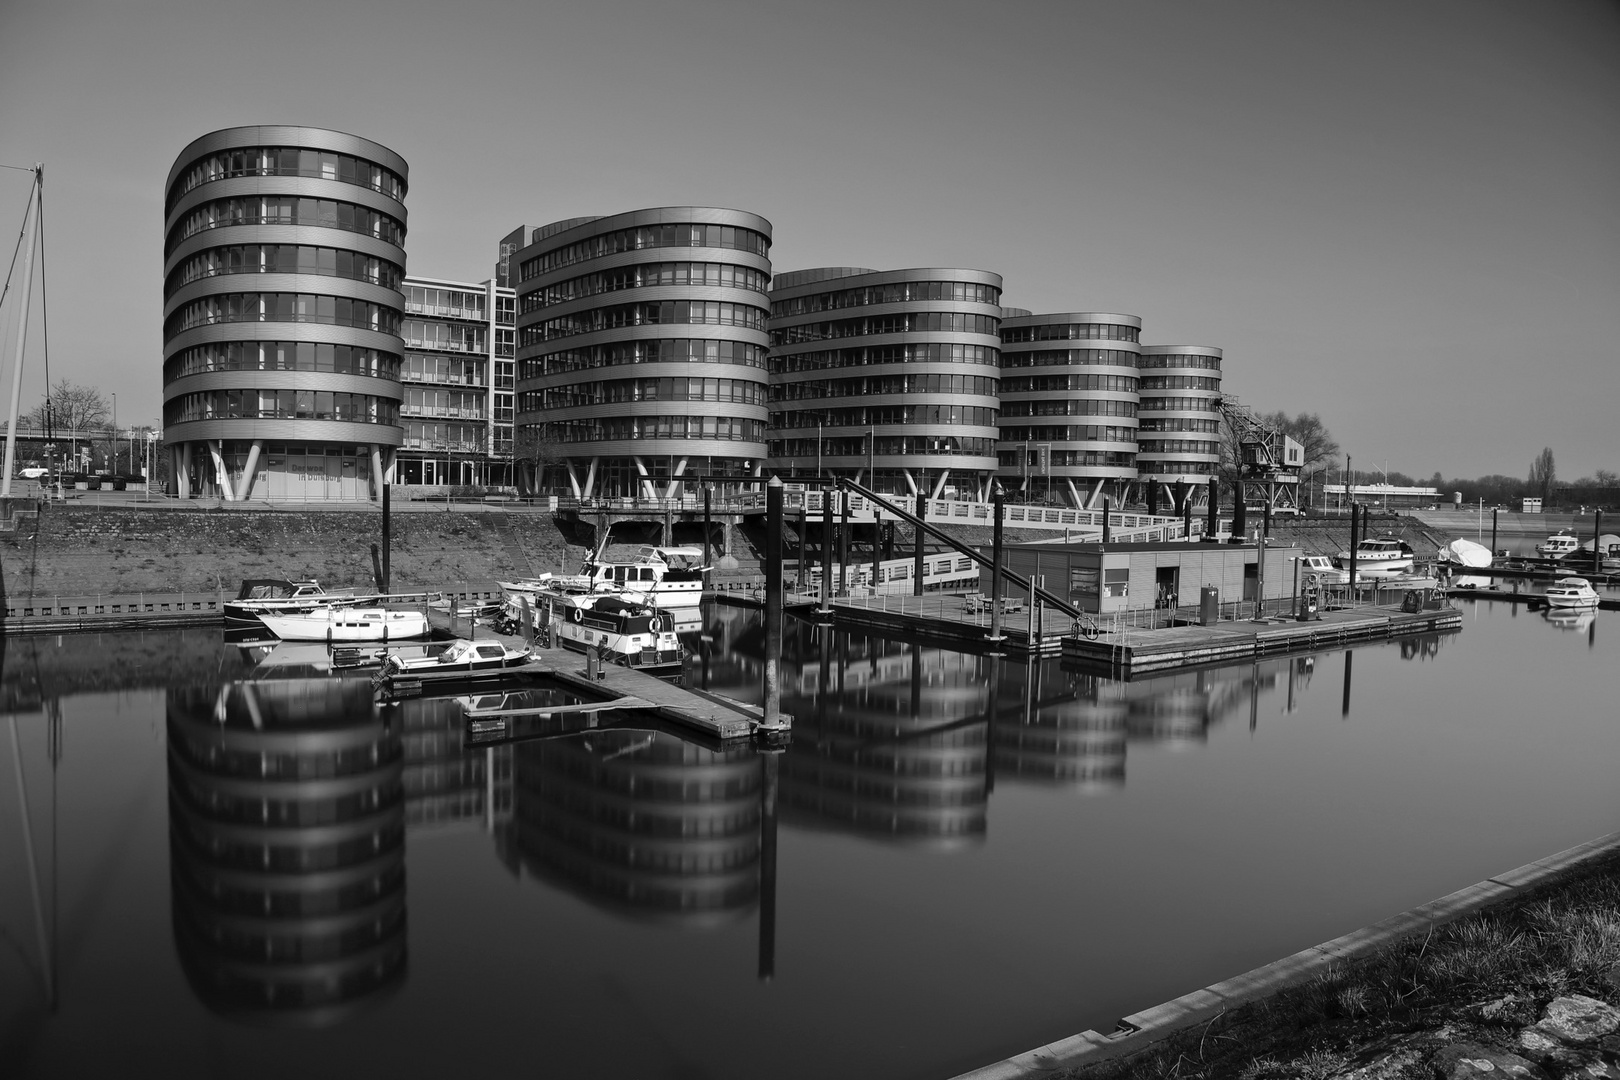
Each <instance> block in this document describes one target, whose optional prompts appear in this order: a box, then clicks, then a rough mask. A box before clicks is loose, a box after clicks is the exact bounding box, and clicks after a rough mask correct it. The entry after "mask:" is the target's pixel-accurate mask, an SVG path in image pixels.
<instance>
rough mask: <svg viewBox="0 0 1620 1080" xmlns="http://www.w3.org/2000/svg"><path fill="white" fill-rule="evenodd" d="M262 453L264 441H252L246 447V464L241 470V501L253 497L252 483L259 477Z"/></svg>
mask: <svg viewBox="0 0 1620 1080" xmlns="http://www.w3.org/2000/svg"><path fill="white" fill-rule="evenodd" d="M262 453H264V440H263V439H254V440H253V445H252V446H249V447H248V456H247V464H246V465H245V466H243V468H242V496H241V497H242V501H243V502H247V500H248V499H250V498H252V497H253V481H254V480H255V479H257V478H258V475H259V471H258V470H259V455H260V454H262Z"/></svg>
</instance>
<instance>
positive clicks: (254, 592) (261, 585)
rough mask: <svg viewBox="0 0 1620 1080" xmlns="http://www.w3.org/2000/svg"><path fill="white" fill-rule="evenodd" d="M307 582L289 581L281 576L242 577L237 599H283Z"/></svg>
mask: <svg viewBox="0 0 1620 1080" xmlns="http://www.w3.org/2000/svg"><path fill="white" fill-rule="evenodd" d="M303 584H308V582H297V583H294V582H291V581H285V580H283V579H281V578H243V579H242V588H241V589H240V590H239V591H238V592H237V594H236V598H237V599H238V600H285V599H286V598H287V597H289V596H291V595H292V594H293V593H295V592H297V591H298V586H299V585H303Z"/></svg>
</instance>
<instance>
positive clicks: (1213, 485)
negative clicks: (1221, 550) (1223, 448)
mask: <svg viewBox="0 0 1620 1080" xmlns="http://www.w3.org/2000/svg"><path fill="white" fill-rule="evenodd" d="M1220 531H1221V482H1220V481H1219V480H1218V479H1216V478H1215V477H1213V476H1212V477H1210V478H1209V527H1208V528H1207V529H1205V530H1204V539H1205V540H1213V539H1215V534H1216V533H1218V532H1220Z"/></svg>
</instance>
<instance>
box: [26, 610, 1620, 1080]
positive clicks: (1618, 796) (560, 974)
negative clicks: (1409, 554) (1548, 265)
mask: <svg viewBox="0 0 1620 1080" xmlns="http://www.w3.org/2000/svg"><path fill="white" fill-rule="evenodd" d="M1463 612H1464V616H1465V622H1464V626H1463V629H1462V630H1461V631H1460V632H1459V633H1455V634H1450V635H1446V636H1440V637H1429V638H1422V639H1415V640H1409V641H1404V642H1391V643H1388V644H1380V645H1373V646H1367V647H1358V648H1356V649H1355V650H1354V651H1353V653H1350V654H1347V653H1345V652H1343V651H1339V652H1327V653H1319V654H1316V655H1314V656H1310V657H1304V658H1282V659H1274V660H1268V661H1265V662H1263V663H1260V664H1258V665H1250V664H1244V665H1240V666H1235V667H1225V668H1219V669H1212V670H1207V671H1202V672H1197V673H1186V674H1178V675H1175V676H1169V677H1165V678H1158V679H1147V680H1136V681H1133V682H1130V683H1116V682H1111V681H1109V680H1106V679H1099V678H1095V677H1090V676H1084V675H1080V674H1077V673H1072V672H1068V671H1065V670H1064V669H1063V668H1062V667H1061V665H1060V664H1059V663H1058V662H1057V661H1056V660H1051V661H1046V662H1042V663H1040V664H1037V665H1034V666H1028V665H1024V664H1020V663H1013V662H996V661H992V660H989V659H986V658H981V657H974V656H969V655H963V654H959V653H952V652H946V651H943V650H939V649H934V648H928V647H918V646H912V645H908V644H904V643H897V642H884V641H877V640H872V639H866V638H862V637H851V636H847V635H845V634H842V633H829V632H826V631H816V630H814V629H812V628H810V627H806V626H800V625H796V624H793V623H792V622H791V621H790V623H789V627H790V631H789V635H788V636H789V644H788V648H789V651H790V657H789V660H788V662H787V664H786V665H785V668H786V675H785V685H786V688H787V697H788V700H787V702H786V706H787V708H788V709H789V711H791V712H792V713H793V714H794V715H795V717H796V724H795V730H794V735H793V741H792V745H791V747H790V748H789V749H788V750H787V751H786V752H785V753H783V754H779V755H764V754H759V753H756V752H755V751H754V750H753V749H752V748H746V749H733V748H730V747H727V748H724V749H722V748H721V747H720V746H718V745H716V744H712V743H704V742H702V741H701V740H697V739H694V738H691V737H690V736H687V735H684V734H682V733H680V732H678V731H674V730H667V729H659V728H655V727H648V726H645V724H643V723H638V722H636V721H634V720H629V721H622V722H620V723H618V724H616V725H609V726H607V727H604V728H603V729H600V730H596V731H589V732H578V731H575V732H569V731H567V730H565V729H561V728H554V729H551V730H550V732H549V733H550V734H553V735H555V736H557V737H553V738H546V739H539V740H535V741H528V742H522V743H518V744H510V743H508V744H503V745H490V746H468V745H465V744H464V742H465V737H464V724H463V722H462V719H461V713H460V706H459V705H457V704H455V703H454V702H443V701H417V702H411V703H406V704H404V705H401V706H398V707H394V708H386V709H384V708H378V707H374V706H373V705H372V703H371V697H370V687H369V684H367V683H366V682H365V681H339V680H332V679H325V678H299V677H285V676H284V677H280V678H270V677H265V676H264V674H263V669H260V672H259V677H254V675H253V674H252V672H253V664H254V662H255V661H256V660H257V656H255V655H253V654H244V653H242V652H240V651H238V650H236V649H235V648H231V647H225V646H221V645H220V644H218V642H217V641H216V638H215V635H211V634H207V633H202V632H188V633H174V634H163V635H119V636H114V635H109V636H105V637H65V638H50V639H10V640H9V641H8V642H6V651H5V666H4V688H3V690H4V704H5V711H6V716H5V717H4V718H0V778H3V779H0V788H3V789H4V790H3V791H0V1062H4V1063H5V1068H4V1070H3V1071H4V1072H5V1074H6V1075H8V1076H65V1075H96V1074H102V1073H106V1072H109V1071H111V1070H113V1069H115V1068H119V1067H121V1066H123V1065H124V1064H125V1063H127V1062H134V1061H153V1060H161V1061H162V1062H163V1063H164V1065H165V1070H166V1072H167V1073H168V1074H169V1075H173V1076H187V1075H200V1074H208V1075H230V1076H240V1077H256V1076H267V1077H269V1076H275V1077H280V1076H284V1075H289V1074H292V1073H293V1072H294V1071H296V1072H297V1073H298V1074H300V1075H305V1076H322V1077H324V1076H345V1077H352V1076H354V1075H377V1074H383V1073H387V1074H391V1075H395V1076H441V1075H444V1074H445V1073H447V1072H450V1071H455V1072H458V1073H460V1074H463V1075H490V1076H501V1075H511V1074H516V1073H519V1072H523V1073H526V1074H529V1075H549V1076H602V1077H616V1078H620V1077H632V1076H633V1077H716V1078H719V1077H756V1076H761V1075H770V1076H780V1077H828V1076H840V1077H918V1078H922V1077H936V1078H942V1077H946V1076H949V1075H951V1074H953V1073H954V1072H956V1071H959V1070H961V1069H964V1068H967V1067H971V1066H973V1065H977V1064H982V1063H985V1062H988V1061H990V1060H993V1059H995V1058H998V1057H1001V1056H1004V1055H1006V1054H1009V1053H1014V1052H1018V1051H1021V1050H1025V1049H1028V1048H1029V1047H1031V1046H1034V1045H1037V1044H1039V1043H1043V1042H1046V1041H1049V1040H1051V1039H1054V1038H1058V1037H1061V1036H1064V1035H1068V1034H1071V1033H1073V1032H1075V1031H1078V1030H1081V1029H1083V1028H1086V1027H1097V1028H1102V1029H1107V1028H1110V1027H1112V1025H1113V1022H1114V1021H1115V1020H1116V1019H1117V1018H1118V1017H1120V1016H1122V1015H1125V1014H1128V1013H1130V1012H1132V1011H1134V1010H1136V1009H1139V1008H1142V1007H1145V1006H1148V1005H1152V1004H1155V1003H1157V1002H1159V1001H1161V1000H1164V999H1166V998H1169V997H1172V996H1175V995H1177V994H1180V993H1184V992H1186V991H1188V990H1192V989H1196V988H1197V987H1199V986H1202V985H1205V984H1207V983H1209V982H1211V981H1214V980H1217V979H1221V978H1224V977H1227V976H1230V975H1233V974H1236V973H1238V972H1241V971H1243V970H1246V969H1248V968H1250V967H1252V966H1255V965H1257V964H1262V963H1265V962H1268V961H1270V960H1273V959H1276V958H1277V957H1279V956H1282V955H1285V954H1287V953H1290V952H1293V951H1295V950H1297V949H1300V948H1303V947H1306V946H1309V945H1312V944H1315V943H1317V942H1320V941H1322V940H1325V939H1327V938H1331V937H1333V936H1335V935H1338V934H1341V933H1344V932H1346V931H1349V930H1352V929H1354V928H1356V927H1358V926H1361V925H1364V924H1366V923H1368V922H1371V921H1374V920H1376V919H1379V918H1382V917H1384V916H1387V915H1390V914H1392V913H1394V912H1397V911H1400V910H1402V909H1404V908H1407V907H1410V906H1412V905H1415V904H1419V903H1422V902H1424V901H1427V900H1430V899H1433V898H1435V897H1437V896H1440V895H1442V894H1444V893H1447V892H1450V891H1452V890H1454V889H1457V888H1460V887H1462V886H1465V885H1468V884H1472V883H1473V882H1475V881H1478V880H1480V879H1481V878H1484V877H1486V876H1488V875H1490V874H1492V873H1496V872H1500V871H1503V870H1507V869H1509V868H1512V867H1516V866H1519V865H1521V864H1523V863H1525V862H1528V861H1531V860H1533V859H1536V858H1540V857H1542V856H1545V855H1548V854H1551V853H1553V852H1555V851H1558V850H1560V849H1562V848H1565V847H1568V846H1570V845H1572V844H1575V843H1578V842H1581V841H1584V840H1588V839H1591V838H1593V837H1595V836H1598V835H1601V834H1604V833H1607V832H1610V831H1612V830H1614V829H1616V828H1620V793H1617V792H1620V788H1617V786H1616V785H1615V783H1614V763H1615V762H1616V761H1620V710H1617V708H1616V704H1615V694H1614V688H1615V681H1614V671H1615V670H1616V665H1617V663H1620V622H1617V617H1616V616H1615V615H1614V614H1613V613H1609V612H1600V613H1596V614H1595V615H1583V616H1573V617H1557V618H1552V617H1548V616H1545V615H1543V614H1539V613H1532V612H1529V611H1526V610H1524V609H1522V608H1520V609H1514V608H1512V607H1509V606H1508V605H1505V604H1490V603H1479V604H1477V605H1473V604H1465V605H1464V606H1463ZM761 637H762V634H761V633H760V632H759V624H758V622H757V616H755V615H753V614H751V613H748V612H743V611H740V610H736V609H728V608H717V609H714V610H712V611H706V613H705V622H704V627H703V630H702V637H701V639H700V638H699V637H698V636H697V635H696V634H694V635H693V636H692V637H691V639H690V640H691V643H692V644H693V645H694V646H695V647H696V648H697V651H698V656H697V657H695V658H694V660H693V664H692V668H691V679H692V681H693V683H694V684H702V683H704V682H705V681H706V682H707V685H708V686H709V687H710V688H712V689H715V690H719V691H722V692H725V693H728V694H732V695H734V696H737V697H744V698H751V699H754V700H757V699H758V696H759V695H758V691H757V685H758V682H759V678H760V659H759V652H758V649H759V642H760V639H761ZM293 674H294V675H295V676H296V672H294V673H293ZM549 700H558V699H557V698H556V697H555V696H553V697H552V698H550V699H549ZM13 732H15V734H13ZM19 766H20V775H21V777H22V779H23V781H24V787H23V788H22V789H21V790H19V788H18V777H19ZM771 792H774V793H775V796H776V798H775V814H774V821H775V839H774V847H773V844H772V841H771V839H770V833H771V828H770V822H771V821H772V820H773V818H772V815H771V814H770V813H769V811H768V803H769V794H770V793H771ZM25 815H26V817H25ZM25 821H26V829H27V831H26V833H25ZM25 837H26V838H28V839H30V840H31V847H30V845H29V844H27V843H25Z"/></svg>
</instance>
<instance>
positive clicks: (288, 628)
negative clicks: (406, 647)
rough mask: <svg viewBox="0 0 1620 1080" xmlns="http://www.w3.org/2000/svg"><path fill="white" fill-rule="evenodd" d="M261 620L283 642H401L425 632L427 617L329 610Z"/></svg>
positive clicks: (382, 611)
mask: <svg viewBox="0 0 1620 1080" xmlns="http://www.w3.org/2000/svg"><path fill="white" fill-rule="evenodd" d="M260 618H261V619H263V620H264V624H265V625H266V626H268V627H269V628H270V632H271V633H273V634H275V635H276V636H277V637H278V638H281V639H282V640H283V641H403V640H405V639H407V638H417V637H426V636H427V633H428V621H427V616H426V615H424V614H422V613H421V612H420V611H389V610H386V609H381V608H328V609H326V610H324V611H314V612H310V613H308V614H306V615H261V616H260Z"/></svg>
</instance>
